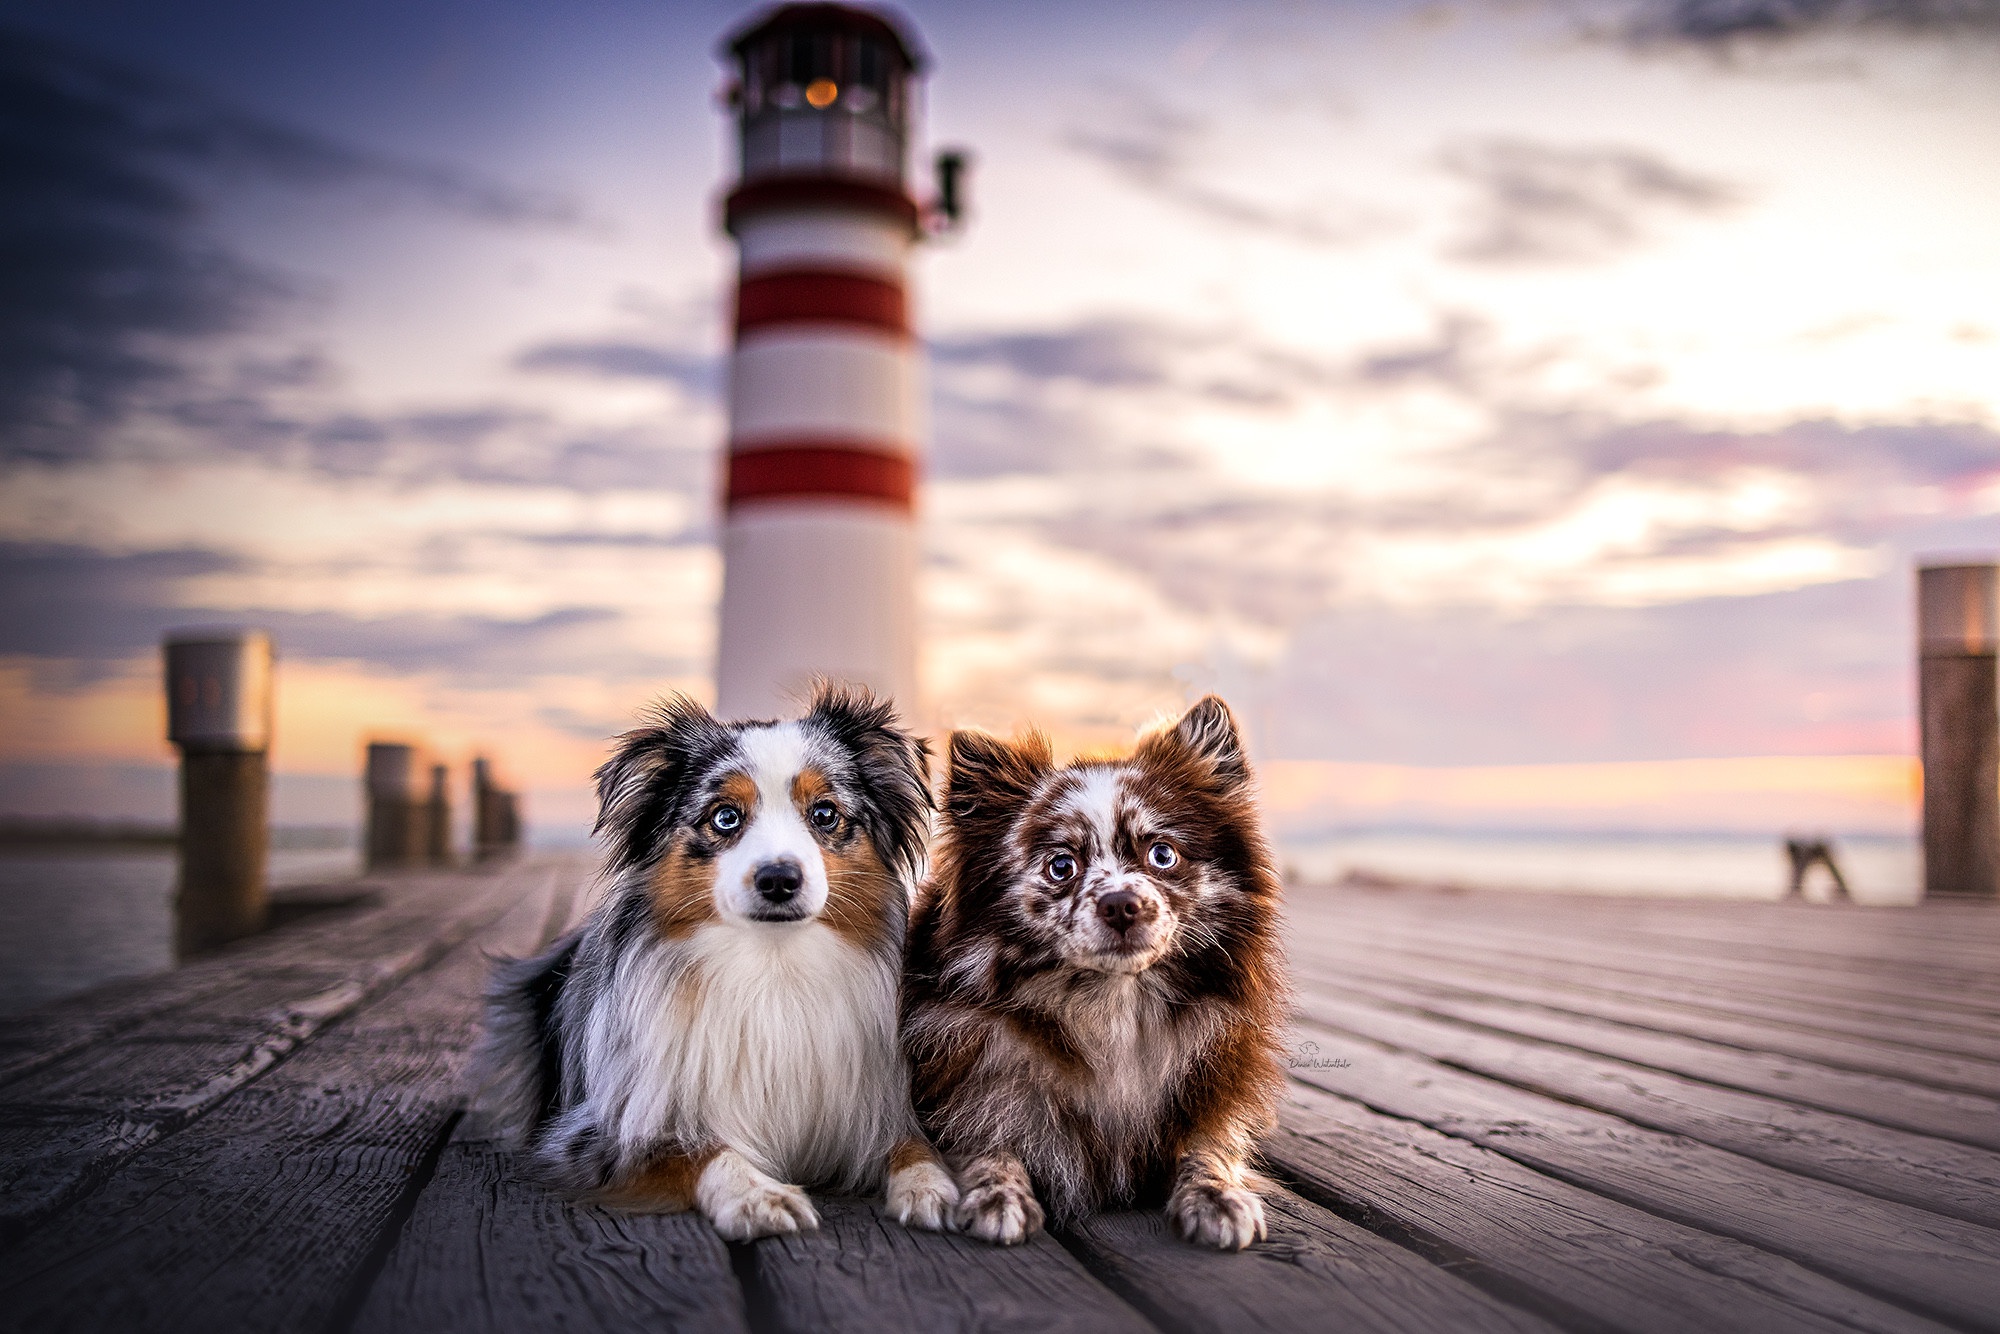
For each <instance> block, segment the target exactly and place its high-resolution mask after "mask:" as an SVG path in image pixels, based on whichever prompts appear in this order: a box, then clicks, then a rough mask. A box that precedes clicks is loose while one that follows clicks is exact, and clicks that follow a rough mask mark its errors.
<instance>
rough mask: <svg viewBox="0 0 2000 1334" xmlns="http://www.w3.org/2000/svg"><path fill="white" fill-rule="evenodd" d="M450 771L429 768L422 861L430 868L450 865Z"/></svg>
mask: <svg viewBox="0 0 2000 1334" xmlns="http://www.w3.org/2000/svg"><path fill="white" fill-rule="evenodd" d="M450 779H451V770H449V769H448V768H446V767H445V766H444V765H442V764H433V765H432V766H431V793H430V799H429V800H428V801H427V802H426V803H425V810H424V860H425V861H427V862H429V863H430V864H431V865H432V866H449V865H451V789H450V787H449V786H448V784H449V782H450Z"/></svg>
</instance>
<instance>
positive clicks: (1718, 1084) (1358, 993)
mask: <svg viewBox="0 0 2000 1334" xmlns="http://www.w3.org/2000/svg"><path fill="white" fill-rule="evenodd" d="M1315 988H1317V989H1320V990H1322V991H1325V992H1328V993H1331V994H1335V995H1338V994H1341V993H1344V994H1346V995H1348V996H1354V997H1359V998H1360V999H1361V1001H1362V1003H1363V1004H1366V1005H1373V1006H1376V1007H1379V1008H1380V1009H1383V1010H1387V1011H1390V1012H1392V1013H1403V1014H1410V1015H1415V1016H1417V1017H1419V1018H1422V1019H1427V1020H1430V1021H1432V1022H1434V1023H1441V1024H1448V1025H1455V1026H1457V1027H1460V1028H1464V1029H1468V1030H1470V1031H1472V1032H1475V1033H1489V1034H1492V1035H1494V1036H1495V1037H1501V1038H1506V1039H1508V1040H1509V1041H1513V1042H1523V1043H1530V1044H1536V1045H1540V1046H1543V1047H1548V1048H1550V1049H1552V1050H1555V1051H1563V1052H1572V1053H1575V1054H1576V1055H1579V1056H1584V1057H1588V1058H1591V1059H1593V1060H1600V1061H1619V1062H1623V1063H1624V1064H1626V1065H1631V1066H1636V1067H1638V1068H1639V1069H1642V1070H1651V1071H1655V1072H1657V1073H1659V1074H1663V1075H1672V1076H1675V1077H1677V1078H1681V1079H1688V1080H1692V1081H1693V1082H1695V1083H1698V1084H1707V1085H1709V1086H1710V1087H1712V1088H1717V1089H1727V1090H1729V1091H1731V1092H1736V1093H1746V1094H1750V1095H1751V1096H1754V1097H1759V1098H1769V1099H1770V1100H1772V1101H1773V1102H1781V1103H1785V1104H1786V1105H1788V1106H1791V1107H1795V1108H1798V1109H1799V1110H1801V1111H1814V1112H1821V1113H1825V1114H1828V1115H1833V1116H1844V1117H1847V1118H1849V1119H1850V1120H1854V1121H1859V1122H1861V1123H1863V1124H1864V1125H1871V1126H1876V1127H1878V1128H1880V1129H1883V1130H1900V1131H1903V1132H1905V1133H1908V1134H1918V1135H1926V1136H1928V1137H1930V1138H1932V1139H1937V1140H1943V1141H1945V1142H1946V1143H1950V1144H1958V1145H1963V1146H1965V1147H1967V1148H1973V1149H1987V1150H1991V1149H1992V1148H1993V1146H1992V1144H1991V1143H1990V1142H1988V1141H1983V1140H1979V1139H1974V1138H1970V1137H1968V1136H1967V1135H1965V1134H1962V1133H1955V1132H1952V1131H1950V1130H1948V1129H1945V1128H1941V1127H1932V1128H1928V1129H1912V1128H1911V1127H1910V1126H1909V1125H1908V1124H1907V1123H1901V1122H1896V1121H1889V1120H1884V1119H1883V1118H1882V1117H1881V1116H1879V1115H1869V1114H1868V1113H1866V1112H1862V1111H1857V1110H1855V1109H1853V1108H1851V1107H1837V1106H1830V1105H1829V1104H1828V1103H1827V1102H1826V1101H1814V1100H1812V1098H1811V1097H1809V1096H1808V1095H1806V1094H1801V1093H1776V1092H1773V1091H1772V1090H1770V1089H1768V1088H1759V1087H1756V1086H1754V1085H1751V1084H1747V1083H1742V1082H1739V1081H1737V1080H1734V1079H1731V1078H1730V1077H1728V1076H1727V1075H1724V1074H1719V1073H1713V1072H1711V1073H1705V1074H1702V1075H1698V1076H1697V1075H1691V1074H1688V1073H1687V1072H1685V1071H1678V1070H1674V1069H1672V1068H1671V1067H1668V1066H1664V1065H1656V1064H1654V1063H1653V1062H1651V1061H1647V1060H1641V1059H1638V1058H1637V1057H1634V1056H1618V1055H1612V1054H1609V1053H1607V1052H1603V1051H1599V1050H1597V1049H1595V1048H1592V1047H1585V1046H1580V1045H1578V1044H1576V1043H1572V1042H1563V1041H1560V1040H1558V1039H1555V1038H1547V1037H1538V1036H1535V1035H1532V1034H1526V1033H1519V1032H1515V1031H1514V1030H1512V1029H1506V1028H1499V1027H1496V1026H1494V1025H1492V1024H1488V1023H1484V1022H1481V1021H1479V1020H1476V1019H1467V1018H1463V1017H1461V1016H1458V1015H1452V1014H1445V1013H1442V1012H1441V1011H1437V1010H1429V1009H1425V1008H1424V1007H1423V1006H1421V1005H1418V1004H1415V1003H1412V1002H1406V1001H1394V1000H1390V999H1388V998H1387V997H1384V996H1380V995H1376V994H1374V993H1372V992H1368V991H1365V990H1360V989H1357V988H1354V987H1344V986H1341V985H1339V984H1337V983H1329V982H1326V981H1325V980H1323V979H1320V978H1317V977H1315V978H1313V979H1312V980H1311V981H1310V982H1309V983H1308V985H1307V990H1308V991H1310V990H1312V989H1315ZM1554 1013H1560V1012H1554ZM1298 1017H1299V1018H1301V1019H1303V1020H1305V1021H1306V1022H1308V1023H1311V1024H1313V1025H1314V1026H1315V1027H1319V1028H1329V1029H1333V1030H1335V1031H1338V1032H1342V1033H1349V1034H1351V1035H1352V1036H1355V1037H1360V1038H1363V1039H1364V1040H1367V1041H1379V1039H1371V1038H1368V1037H1367V1035H1366V1034H1361V1033H1353V1032H1352V1030H1350V1029H1347V1028H1345V1027H1342V1026H1341V1025H1340V1024H1338V1023H1334V1022H1331V1021H1329V1020H1325V1019H1320V1018H1315V1017H1314V1016H1312V1015H1309V1014H1303V1013H1302V1014H1300V1015H1299V1016H1298ZM1582 1017H1585V1018H1590V1019H1592V1020H1593V1022H1598V1023H1605V1024H1612V1025H1614V1026H1616V1027H1620V1028H1630V1029H1632V1030H1633V1031H1634V1032H1637V1033H1657V1034H1658V1035H1659V1036H1663V1037H1677V1038H1686V1039H1688V1040H1690V1041H1697V1042H1706V1041H1708V1039H1706V1038H1695V1037H1693V1036H1692V1035H1691V1034H1684V1033H1664V1032H1661V1031H1660V1030H1656V1029H1648V1028H1641V1027H1638V1026H1637V1025H1633V1024H1619V1023H1618V1022H1617V1021H1616V1020H1611V1019H1598V1018H1596V1017H1595V1016H1582ZM1714 1045H1716V1046H1719V1047H1728V1048H1730V1049H1731V1050H1733V1051H1741V1052H1746V1053H1748V1054H1750V1055H1754V1056H1773V1055H1777V1056H1784V1057H1785V1059H1787V1060H1792V1061H1797V1062H1798V1063H1800V1064H1801V1065H1818V1066H1820V1067H1822V1068H1823V1069H1828V1070H1833V1071H1836V1072H1843V1073H1846V1074H1853V1075H1866V1076H1870V1077H1872V1078H1876V1079H1881V1080H1884V1081H1898V1082H1902V1083H1907V1084H1910V1085H1912V1086H1914V1087H1916V1088H1921V1089H1926V1090H1929V1091H1931V1092H1936V1093H1949V1094H1953V1095H1955V1096H1959V1097H1966V1098H1982V1099H1988V1100H1989V1101H1990V1098H1989V1095H1987V1094H1983V1093H1978V1092H1976V1091H1973V1090H1969V1089H1956V1088H1937V1087H1936V1086H1934V1085H1929V1084H1924V1083H1922V1082H1920V1081H1918V1080H1914V1079H1904V1078H1903V1077H1902V1076H1900V1075H1885V1074H1883V1073H1882V1072H1881V1071H1879V1070H1847V1069H1845V1068H1844V1067H1841V1066H1835V1065H1830V1064H1828V1063H1827V1062H1824V1061H1813V1060H1809V1059H1808V1058H1806V1057H1803V1056H1790V1055H1788V1054H1787V1053H1782V1052H1778V1053H1774V1052H1769V1051H1760V1050H1758V1049H1756V1048H1752V1047H1736V1046H1735V1045H1734V1044H1731V1043H1722V1042H1719V1043H1716V1044H1714ZM1413 1054H1414V1055H1419V1056H1423V1057H1424V1058H1425V1059H1426V1060H1435V1061H1437V1062H1438V1063H1439V1064H1441V1065H1449V1066H1451V1067H1452V1068H1453V1069H1462V1070H1464V1071H1465V1072H1466V1073H1467V1074H1474V1075H1478V1076H1479V1077H1480V1078H1482V1079H1492V1080H1494V1081H1495V1082H1496V1083H1500V1084H1505V1085H1507V1086H1509V1087H1512V1088H1521V1089H1523V1090H1525V1091H1528V1092H1533V1093H1535V1094H1536V1095H1537V1096H1540V1097H1546V1098H1549V1099H1551V1100H1553V1101H1556V1102H1561V1103H1567V1104H1568V1105H1570V1106H1572V1107H1578V1108H1582V1109H1584V1110H1587V1111H1599V1110H1600V1109H1598V1108H1595V1107H1593V1106H1592V1105H1591V1104H1590V1103H1587V1102H1582V1101H1579V1100H1578V1099H1576V1098H1575V1097H1572V1096H1570V1095H1567V1094H1563V1093H1559V1092H1549V1091H1546V1090H1542V1089H1529V1088H1528V1087H1527V1086H1526V1085H1523V1084H1520V1083H1519V1082H1518V1081H1516V1080H1514V1079H1511V1078H1503V1077H1500V1076H1496V1075H1491V1074H1488V1073H1486V1072H1485V1071H1481V1070H1475V1069H1473V1068H1471V1067H1469V1066H1463V1065H1461V1064H1460V1063H1459V1062H1457V1061H1453V1060H1447V1059H1445V1058H1442V1057H1435V1056H1430V1055H1429V1054H1428V1053H1424V1052H1414V1053H1413ZM1626 1119H1629V1118H1626ZM1675 1133H1678V1132H1675ZM1729 1152H1735V1150H1730V1151H1729ZM1784 1170H1786V1171H1791V1170H1793V1169H1791V1168H1786V1169H1784Z"/></svg>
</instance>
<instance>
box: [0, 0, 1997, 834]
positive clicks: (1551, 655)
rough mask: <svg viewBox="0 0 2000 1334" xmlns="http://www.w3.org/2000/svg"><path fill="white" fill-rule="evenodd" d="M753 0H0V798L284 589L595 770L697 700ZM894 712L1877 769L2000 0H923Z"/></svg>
mask: <svg viewBox="0 0 2000 1334" xmlns="http://www.w3.org/2000/svg"><path fill="white" fill-rule="evenodd" d="M753 12H755V11H754V9H752V8H751V7H747V6H740V5H732V4H709V3H694V4H665V3H653V4H637V3H625V2H622V0H592V2H578V3H568V4H564V5H562V6H549V5H533V4H527V3H509V2H507V0H488V2H486V3H481V4H477V5H474V4H470V3H457V2H447V0H403V2H401V3H395V4H390V3H375V2H363V3H345V4H342V5H339V6H333V5H324V4H306V3H302V4H295V5H287V6H273V5H268V4H261V5H252V4H248V3H235V2H233V0H183V2H182V3H177V4H174V5H170V6H162V5H158V4H140V3H136V0H64V2H63V3H38V2H29V0H0V256H4V259H0V479H4V480H0V814H15V815H35V816H47V815H73V814H92V815H100V816H116V817H122V818H142V819H167V818H171V815H172V809H173V788H172V778H171V775H172V768H171V765H172V753H171V751H170V750H169V749H168V748H167V747H166V745H165V743H164V740H163V734H164V706H163V703H162V701H161V699H160V689H159V671H160V667H159V658H158V644H159V640H160V637H161V635H162V634H163V633H164V632H166V631H167V630H169V629H173V628H177V627H183V626H192V625H213V624H251V625H260V626H264V627H267V628H268V629H269V630H270V631H271V632H272V634H273V636H274V638H275V640H276V642H277V645H278V651H279V654H280V677H279V688H278V718H277V728H276V741H275V745H274V750H273V764H274V767H275V769H276V772H277V775H278V778H277V785H276V789H275V801H276V811H275V814H276V818H277V819H278V820H279V821H281V822H287V823H321V822H344V821H350V820H352V819H354V818H355V811H356V807H357V797H358V785H357V775H358V772H359V765H360V755H361V748H362V746H363V744H364V742H365V740H366V739H368V738H370V737H399V738H409V739H416V740H421V741H423V742H425V743H427V744H428V745H430V746H431V747H432V748H433V750H434V751H435V753H436V754H438V755H439V756H440V757H441V758H445V759H448V760H451V761H454V762H457V761H460V760H462V759H464V758H465V757H467V756H469V755H470V754H472V753H473V752H474V751H475V750H479V751H483V752H485V753H489V754H492V755H494V756H495V757H497V759H498V760H499V763H500V767H501V769H502V770H503V772H504V773H505V774H507V775H508V776H509V777H510V779H511V780H512V781H513V782H514V783H515V784H516V785H518V786H521V787H523V788H524V789H526V792H527V801H526V804H527V813H528V819H529V821H530V823H531V826H532V827H534V828H537V829H539V830H541V831H543V832H544V833H549V832H556V833H560V832H562V831H575V830H577V829H580V828H581V827H582V826H584V825H586V824H587V823H588V821H589V818H590V814H591V800H590V795H589V784H588V778H589V774H590V771H591V770H592V769H593V768H594V767H595V765H596V764H597V763H598V762H600V760H601V759H602V758H603V756H604V753H605V743H606V739H607V738H608V737H610V736H612V735H613V734H615V733H616V732H618V731H620V730H622V729H623V728H624V727H625V726H627V725H629V724H630V722H631V721H632V719H633V718H634V716H635V715H636V713H637V711H638V709H639V708H640V707H641V706H642V705H643V704H644V703H645V702H646V700H648V699H649V698H651V697H652V696H654V695H656V694H658V693H660V692H662V691H665V690H673V689H678V690H685V691H687V692H689V693H692V694H694V695H695V696H697V697H700V698H712V697H713V689H712V683H711V681H710V673H711V670H712V655H713V651H714V632H715V625H714V611H715V602H716V597H717V592H718V589H719V584H720V569H719V562H718V558H717V554H716V549H715V535H716V526H717V506H716V500H715V497H716V494H717V469H716V464H717V461H718V458H719V451H720V447H721V441H722V437H723V433H724V425H725V423H724V420H723V414H722V410H721V405H720V402H719V388H720V385H721V382H722V378H721V371H722V365H723V361H722V358H723V355H724V352H725V349H726V324H725V318H726V311H727V298H728V293H729V291H730V289H731V285H732V283H733V271H732V267H731V266H732V250H731V247H730V245H729V243H728V240H727V238H726V237H724V236H723V235H721V234H720V232H719V230H718V228H717V225H716V211H717V200H718V198H719V196H720V194H721V192H722V191H723V190H724V189H725V188H726V184H727V177H728V172H729V169H730V151H729V150H730V148H731V126H730V125H729V123H728V120H727V117H726V115H725V113H724V110H723V108H722V106H721V105H720V103H719V101H718V98H717V94H718V90H719V89H720V87H721V85H722V83H723V80H724V75H725V71H724V69H723V66H722V64H721V63H720V61H719V60H718V58H717V55H716V49H717V42H718V40H719V38H720V37H721V35H722V34H724V33H726V32H728V31H729V30H731V29H732V28H733V27H734V26H736V25H737V24H739V23H740V22H742V21H743V20H744V19H745V18H746V17H747V16H748V15H749V14H751V13H753ZM902 12H903V13H905V14H906V16H907V17H908V19H909V21H910V22H911V24H912V26H913V27H914V28H915V29H916V31H917V32H918V33H920V34H921V40H922V42H923V43H924V45H925V46H926V48H927V49H928V50H929V52H930V54H931V57H932V64H931V72H930V76H929V79H928V86H927V89H926V94H925V99H924V108H923V117H924V129H923V137H924V141H925V144H926V147H925V148H924V149H921V150H920V151H919V154H918V155H917V159H916V161H917V165H918V171H917V173H916V181H915V184H916V186H917V188H918V190H919V191H920V192H921V191H924V190H927V189H928V188H929V174H928V170H927V168H926V167H924V165H923V164H924V163H925V162H927V160H928V150H929V147H934V146H944V145H952V146H963V147H965V148H968V149H969V150H970V151H971V153H972V156H973V160H974V169H973V176H972V184H971V202H972V217H971V221H970V225H969V226H968V227H967V228H966V229H965V230H964V232H963V234H961V235H958V236H955V237H952V238H949V239H947V240H943V241H940V242H937V243H935V244H933V245H930V246H927V247H926V250H927V252H928V253H926V254H924V255H922V256H921V257H920V258H919V260H918V261H917V265H916V272H915V275H914V279H915V283H916V291H917V302H918V310H919V319H920V322H921V324H922V327H923V331H924V334H925V338H926V345H927V352H928V358H929V384H930V390H931V402H930V412H931V422H930V440H929V449H930V454H929V459H928V463H927V470H926V483H925V489H924V493H923V496H922V500H921V506H922V521H923V525H924V540H925V549H926V557H925V566H924V571H923V578H922V600H923V606H922V625H923V627H924V639H923V650H922V661H921V671H922V675H923V680H924V697H923V699H921V700H920V701H916V702H914V703H913V704H912V706H911V713H912V715H913V718H914V720H915V721H916V722H917V723H918V724H919V725H920V726H922V727H924V728H926V729H928V730H932V731H938V732H941V731H942V730H944V729H946V728H949V727H952V726H979V727H985V728H988V729H992V730H996V731H1000V732H1006V731H1009V730H1011V729H1013V728H1016V727H1019V726H1022V725H1026V724H1031V723H1032V724H1035V725H1039V726H1041V727H1043V728H1045V729H1046V730H1048V731H1049V732H1051V733H1052V734H1053V736H1054V737H1055V739H1056V740H1057V743H1058V745H1059V746H1061V747H1062V748H1064V749H1066V750H1089V749H1093V748H1099V747H1105V746H1111V745H1116V744H1118V743H1120V742H1121V741H1126V740H1129V738H1130V737H1131V735H1132V734H1133V731H1134V729H1135V728H1138V727H1141V726H1144V725H1147V724H1149V723H1151V722H1155V721H1157V720H1159V719H1161V718H1163V717H1167V716H1171V715H1172V714H1174V713H1175V712H1177V711H1178V710H1179V709H1181V708H1183V707H1184V706H1185V705H1186V703H1187V702H1189V701H1190V700H1191V699H1192V698H1194V697H1196V696H1198V695H1199V694H1200V693H1201V692H1203V691H1206V690H1211V689H1212V690H1219V691H1221V692H1222V693H1223V694H1224V695H1225V696H1226V697H1227V698H1228V699H1229V700H1230V701H1231V702H1232V704H1234V705H1235V706H1236V708H1237V710H1238V712H1239V714H1240V715H1241V716H1242V718H1243V719H1244V721H1245V724H1246V727H1247V729H1248V731H1249V733H1250V736H1251V740H1252V745H1253V749H1254V750H1255V753H1256V756H1257V758H1258V761H1259V763H1260V764H1261V765H1262V767H1263V770H1264V773H1265V782H1266V790H1267V794H1268V796H1269V799H1270V801H1271V804H1272V807H1273V810H1274V813H1275V814H1276V815H1277V816H1278V818H1279V820H1280V822H1281V824H1283V825H1284V826H1285V827H1287V828H1291V829H1295V830H1305V829H1312V828H1322V827H1324V828H1334V827H1348V826H1356V825H1369V824H1379V823H1385V822H1414V823H1420V824H1433V825H1436V824H1442V825H1464V826H1477V827H1506V826H1532V827H1537V828H1596V827H1649V828H1735V829H1746V830H1759V829H1767V828H1768V829H1773V830H1775V829H1777V828H1780V827H1783V826H1787V825H1796V824H1804V825H1814V826H1819V827H1825V828H1832V829H1839V830H1843V831H1851V832H1901V831H1907V830H1908V829H1909V828H1910V826H1911V821H1912V810H1913V806H1912V802H1913V798H1914V795H1915V793H1916V791H1917V786H1916V783H1917V778H1916V774H1915V771H1914V763H1913V760H1912V758H1911V755H1912V751H1913V749H1914V744H1915V733H1914V704H1915V701H1914V695H1915V685H1914V662H1913V652H1912V643H1913V628H1912V619H1913V612H1912V603H1913V582H1914V580H1913V575H1912V569H1913V566H1914V564H1915V563H1916V562H1917V561H1919V560H1926V559H1935V558H1988V559H1990V558H1993V556H1994V555H1995V553H1996V552H1997V551H2000V225H1996V220H2000V171H1996V170H1995V164H1996V162H2000V0H1678V3H1662V2H1661V0H1590V2H1589V3H1549V2H1547V0H1509V2H1507V3H1483V4H1481V3H1473V4H1460V3H1407V2H1404V0H1345V2H1343V3H1304V2H1301V3H1274V4H1245V5H1203V4H1174V3H1152V4H1143V5H1142V4H1094V5H1089V6H1078V5H1057V4H1010V5H1006V6H997V5H965V4H930V5H925V4H919V5H911V6H908V7H906V8H905V9H904V10H903V11H902Z"/></svg>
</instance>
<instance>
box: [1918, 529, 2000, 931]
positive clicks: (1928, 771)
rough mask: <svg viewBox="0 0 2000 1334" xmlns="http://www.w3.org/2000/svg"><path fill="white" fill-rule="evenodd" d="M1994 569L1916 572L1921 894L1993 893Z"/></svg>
mask: <svg viewBox="0 0 2000 1334" xmlns="http://www.w3.org/2000/svg"><path fill="white" fill-rule="evenodd" d="M1996 593H2000V566H1996V565H1991V564H1981V565H1927V566H1924V567H1922V568H1921V569H1919V570H1918V571H1917V637H1918V650H1917V659H1918V682H1917V690H1918V700H1919V704H1918V708H1919V711H1920V712H1921V714H1922V716H1923V764H1924V892H1925V893H1926V894H1982V895H1995V894H2000V676H1996V673H1995V666H1994V653H1995V649H1996V647H2000V605H1996Z"/></svg>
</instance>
